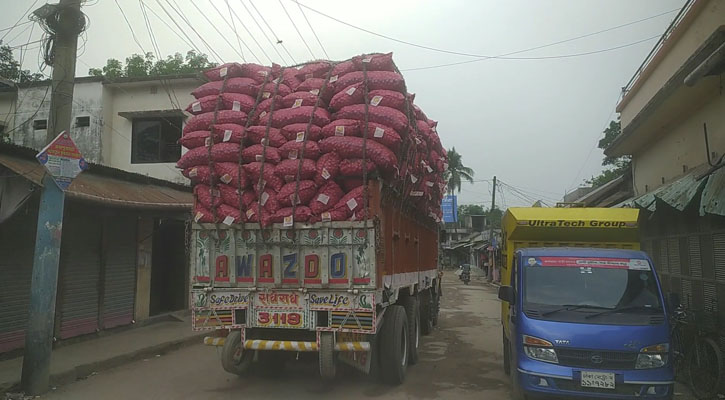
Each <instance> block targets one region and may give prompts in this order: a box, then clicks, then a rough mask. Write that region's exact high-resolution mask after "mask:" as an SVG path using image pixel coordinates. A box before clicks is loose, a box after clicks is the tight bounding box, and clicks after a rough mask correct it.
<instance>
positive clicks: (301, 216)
mask: <svg viewBox="0 0 725 400" xmlns="http://www.w3.org/2000/svg"><path fill="white" fill-rule="evenodd" d="M294 213H295V216H294V218H293V222H307V221H309V219H310V217H311V216H312V211H311V210H310V208H309V207H305V206H297V207H295V208H294ZM291 215H292V207H286V208H280V209H279V211H277V212H276V213H274V215H273V216H272V222H275V223H278V224H281V223H283V222H284V219H285V218H287V217H289V216H291Z"/></svg>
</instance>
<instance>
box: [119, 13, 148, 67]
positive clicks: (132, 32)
mask: <svg viewBox="0 0 725 400" xmlns="http://www.w3.org/2000/svg"><path fill="white" fill-rule="evenodd" d="M113 1H115V2H116V6H117V7H118V10H119V11H121V15H123V20H124V21H126V26H128V30H130V31H131V36H132V37H133V41H134V42H136V44H137V45H138V47H139V48H140V49H141V51H143V54H144V56H145V55H146V49H144V47H143V45H142V44H141V42H139V40H138V38H137V37H136V31H134V30H133V26H131V23H130V22H129V21H128V17H126V13H125V12H124V11H123V8H122V7H121V5H120V4H118V0H113Z"/></svg>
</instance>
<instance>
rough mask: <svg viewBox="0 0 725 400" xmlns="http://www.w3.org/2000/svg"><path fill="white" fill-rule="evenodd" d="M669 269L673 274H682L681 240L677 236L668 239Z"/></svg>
mask: <svg viewBox="0 0 725 400" xmlns="http://www.w3.org/2000/svg"><path fill="white" fill-rule="evenodd" d="M667 260H668V264H669V265H668V269H669V270H670V273H671V274H673V275H682V269H681V267H680V241H679V239H677V238H669V239H667Z"/></svg>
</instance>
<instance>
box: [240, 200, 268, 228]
mask: <svg viewBox="0 0 725 400" xmlns="http://www.w3.org/2000/svg"><path fill="white" fill-rule="evenodd" d="M260 213H261V214H262V217H261V218H260V217H259V214H260ZM244 215H245V216H246V217H247V221H249V222H257V223H259V224H260V225H262V227H267V226H270V225H271V224H272V215H271V214H270V213H269V211H267V210H265V208H264V207H260V206H259V203H257V202H256V201H255V202H254V203H252V204H250V205H249V207H248V208H247V211H246V212H245V214H244ZM260 220H261V221H260Z"/></svg>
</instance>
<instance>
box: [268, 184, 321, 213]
mask: <svg viewBox="0 0 725 400" xmlns="http://www.w3.org/2000/svg"><path fill="white" fill-rule="evenodd" d="M296 188H297V189H299V190H298V191H297V195H296V196H295V189H296ZM316 193H317V185H315V182H313V181H300V182H299V187H298V186H297V182H290V183H286V184H285V185H284V186H282V189H280V190H279V193H278V194H277V201H279V204H280V205H281V206H282V207H285V206H287V207H291V206H292V200H293V199H297V200H298V205H300V204H301V205H307V204H310V200H312V198H313V197H315V194H316Z"/></svg>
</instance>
